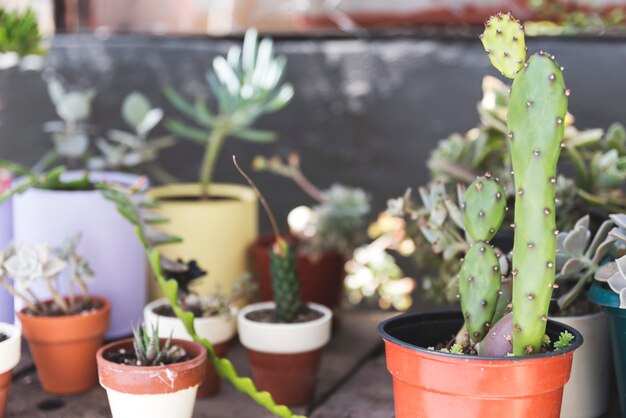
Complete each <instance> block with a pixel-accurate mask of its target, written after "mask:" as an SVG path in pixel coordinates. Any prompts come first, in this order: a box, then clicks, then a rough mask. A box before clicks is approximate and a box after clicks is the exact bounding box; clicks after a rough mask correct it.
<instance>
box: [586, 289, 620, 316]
mask: <svg viewBox="0 0 626 418" xmlns="http://www.w3.org/2000/svg"><path fill="white" fill-rule="evenodd" d="M589 300H590V301H592V302H593V303H595V304H598V305H600V306H602V307H604V308H605V309H606V310H607V311H608V312H610V313H612V314H616V313H620V316H626V309H620V307H619V305H620V302H619V295H618V294H617V293H615V292H614V291H612V290H611V289H607V288H606V287H604V286H603V285H602V284H601V283H598V282H595V283H593V285H591V288H590V289H589ZM616 311H617V312H616Z"/></svg>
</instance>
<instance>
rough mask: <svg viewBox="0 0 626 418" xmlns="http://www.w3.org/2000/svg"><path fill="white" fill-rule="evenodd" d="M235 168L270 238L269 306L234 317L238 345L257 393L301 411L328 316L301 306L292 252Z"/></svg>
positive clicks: (312, 381) (248, 309) (307, 398)
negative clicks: (245, 356) (271, 233)
mask: <svg viewBox="0 0 626 418" xmlns="http://www.w3.org/2000/svg"><path fill="white" fill-rule="evenodd" d="M233 160H234V158H233ZM236 164H237V163H236V161H235V165H236ZM236 166H237V169H238V170H239V171H240V173H241V174H242V175H243V176H244V177H245V178H246V180H247V181H248V182H249V184H250V186H251V187H252V188H253V190H254V191H255V193H257V195H258V197H259V200H260V201H261V204H262V206H263V208H264V209H265V211H266V213H267V216H268V217H269V219H270V222H271V224H272V230H273V231H274V234H275V235H274V243H273V245H272V246H271V247H270V249H269V252H270V271H271V277H272V290H273V294H274V301H273V302H260V303H253V304H251V305H248V306H246V307H244V308H243V309H242V310H241V311H240V312H239V315H238V317H237V323H238V326H239V339H240V341H241V344H242V345H243V346H244V347H246V349H247V351H248V358H249V359H250V364H251V365H252V374H253V376H254V380H255V382H256V384H257V385H258V387H259V388H260V389H262V390H267V391H268V392H270V393H271V394H272V395H273V396H274V399H276V401H277V402H280V403H282V404H285V405H287V406H298V405H305V404H307V403H309V402H310V401H311V400H312V399H313V395H314V394H315V383H316V381H317V371H318V368H319V364H320V360H321V355H322V348H323V347H324V346H325V345H326V344H327V343H328V341H329V340H330V330H331V320H332V311H331V310H330V309H328V308H327V307H325V306H323V305H319V304H316V303H304V302H303V301H302V299H301V296H300V281H299V278H298V271H297V265H296V258H295V254H294V252H293V249H292V248H291V246H290V245H289V243H288V242H287V241H286V240H285V239H284V238H283V237H282V236H281V235H280V232H279V230H278V225H277V223H276V219H275V218H274V215H273V213H272V212H271V210H270V208H269V206H268V204H267V202H266V201H265V199H264V198H263V196H262V195H261V193H260V191H259V190H258V189H257V188H256V186H255V185H254V183H253V182H252V180H251V179H250V178H249V177H248V176H247V175H246V174H245V173H244V172H243V171H242V170H241V169H240V168H239V166H238V165H236Z"/></svg>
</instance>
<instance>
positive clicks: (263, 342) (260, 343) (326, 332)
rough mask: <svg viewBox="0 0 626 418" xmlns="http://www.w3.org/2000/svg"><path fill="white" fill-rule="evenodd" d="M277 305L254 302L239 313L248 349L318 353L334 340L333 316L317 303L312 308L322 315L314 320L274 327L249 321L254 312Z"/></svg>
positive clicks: (244, 344)
mask: <svg viewBox="0 0 626 418" xmlns="http://www.w3.org/2000/svg"><path fill="white" fill-rule="evenodd" d="M275 306H276V305H275V304H274V302H262V303H253V304H252V305H248V306H246V307H245V308H243V309H242V310H241V311H240V312H239V316H238V317H237V322H238V325H239V339H240V341H241V344H243V346H244V347H246V348H248V349H250V350H254V351H259V352H263V353H272V354H296V353H304V352H307V351H313V350H317V349H319V348H322V347H323V346H325V345H326V344H327V343H328V341H330V332H331V325H332V317H333V313H332V311H331V310H330V309H328V308H327V307H325V306H322V305H319V304H317V303H309V304H308V306H309V307H310V308H311V309H313V310H315V311H318V312H321V313H322V316H321V317H320V318H318V319H316V320H314V321H309V322H301V323H294V324H272V323H266V322H258V321H252V320H250V319H248V318H246V315H248V314H249V313H250V312H252V311H257V310H261V309H273V308H274V307H275Z"/></svg>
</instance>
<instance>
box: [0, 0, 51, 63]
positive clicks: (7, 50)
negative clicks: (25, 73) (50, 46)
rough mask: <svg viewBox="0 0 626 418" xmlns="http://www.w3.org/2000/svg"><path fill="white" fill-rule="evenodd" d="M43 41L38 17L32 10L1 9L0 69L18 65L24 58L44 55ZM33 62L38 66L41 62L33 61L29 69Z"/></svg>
mask: <svg viewBox="0 0 626 418" xmlns="http://www.w3.org/2000/svg"><path fill="white" fill-rule="evenodd" d="M41 41H42V37H41V33H40V31H39V26H38V24H37V16H36V15H35V13H34V12H33V11H32V10H31V9H26V10H24V11H17V10H13V11H9V10H5V9H3V8H0V69H4V68H9V67H13V66H15V65H18V64H20V60H21V59H22V58H26V57H29V58H31V57H33V56H37V55H42V54H44V53H45V52H46V50H45V48H44V47H42V45H41ZM33 62H35V63H37V65H36V66H38V65H39V64H40V63H41V60H40V59H35V60H34V61H33V60H31V63H30V64H28V63H27V64H28V65H27V67H31V66H32V65H33Z"/></svg>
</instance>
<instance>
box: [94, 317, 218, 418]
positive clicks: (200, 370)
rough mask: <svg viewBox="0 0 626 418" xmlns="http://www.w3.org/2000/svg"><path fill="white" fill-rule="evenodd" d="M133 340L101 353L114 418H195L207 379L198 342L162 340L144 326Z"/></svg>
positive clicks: (102, 378) (100, 372) (103, 381)
mask: <svg viewBox="0 0 626 418" xmlns="http://www.w3.org/2000/svg"><path fill="white" fill-rule="evenodd" d="M133 337H134V338H129V339H125V340H121V341H116V342H113V343H111V344H109V345H106V346H104V347H102V348H101V349H100V350H98V353H97V361H98V376H99V378H100V384H101V385H102V387H104V388H105V389H106V392H107V397H108V398H109V406H110V407H111V414H112V415H113V418H120V417H131V416H146V417H154V418H168V417H181V418H191V416H192V414H193V408H194V405H195V401H196V392H197V391H198V387H199V386H200V384H201V383H202V381H203V379H204V372H205V363H206V358H207V353H206V349H205V348H204V347H203V346H202V345H200V344H198V343H195V342H193V341H186V340H176V339H172V338H171V337H170V338H159V331H158V329H157V327H152V328H147V327H145V326H140V327H139V328H136V329H134V330H133Z"/></svg>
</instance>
